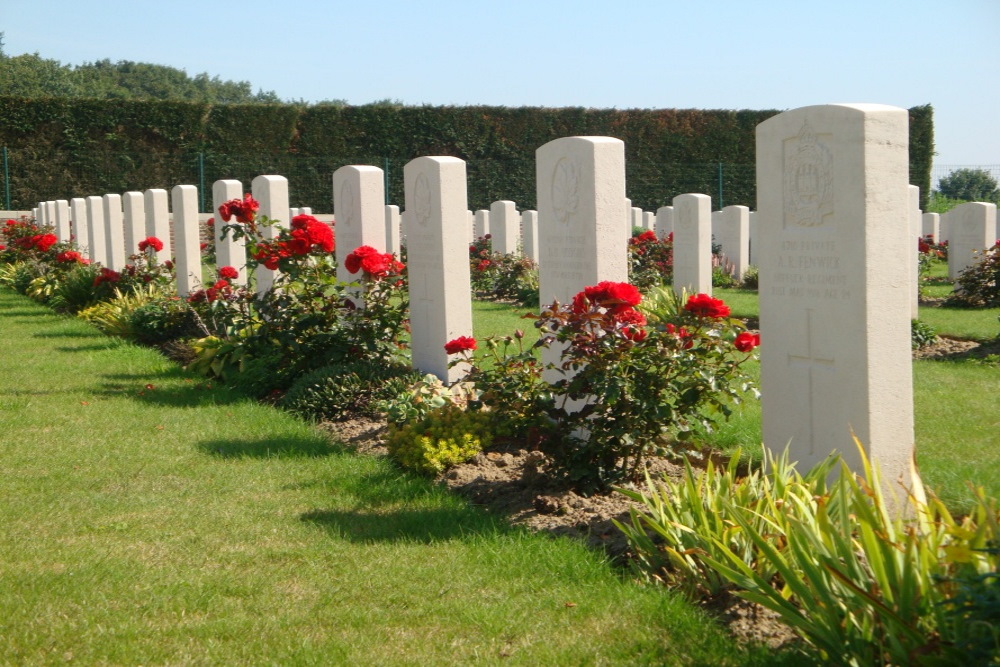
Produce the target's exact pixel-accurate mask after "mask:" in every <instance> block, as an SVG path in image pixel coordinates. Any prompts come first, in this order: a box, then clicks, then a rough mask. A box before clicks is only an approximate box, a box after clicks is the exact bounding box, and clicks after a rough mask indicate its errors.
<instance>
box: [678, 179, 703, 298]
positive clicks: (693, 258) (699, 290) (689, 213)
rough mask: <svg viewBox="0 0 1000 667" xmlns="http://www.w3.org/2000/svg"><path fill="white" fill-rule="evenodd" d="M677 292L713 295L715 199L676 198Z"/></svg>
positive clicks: (679, 196) (695, 195) (701, 197)
mask: <svg viewBox="0 0 1000 667" xmlns="http://www.w3.org/2000/svg"><path fill="white" fill-rule="evenodd" d="M673 282H674V292H675V293H677V294H678V295H679V294H681V293H682V292H683V291H687V293H688V294H709V295H711V294H712V198H711V197H709V196H708V195H701V194H692V193H688V194H683V195H677V196H676V197H674V281H673Z"/></svg>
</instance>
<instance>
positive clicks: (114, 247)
mask: <svg viewBox="0 0 1000 667" xmlns="http://www.w3.org/2000/svg"><path fill="white" fill-rule="evenodd" d="M103 203H104V241H105V243H106V245H107V249H106V250H105V256H106V257H107V260H108V268H109V269H111V270H112V271H121V270H123V269H124V268H125V264H126V258H127V257H128V253H126V252H125V221H124V214H123V212H122V197H121V195H115V194H108V195H104V202H103Z"/></svg>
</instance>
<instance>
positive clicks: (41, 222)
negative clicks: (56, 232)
mask: <svg viewBox="0 0 1000 667" xmlns="http://www.w3.org/2000/svg"><path fill="white" fill-rule="evenodd" d="M46 203H47V202H43V201H40V202H38V208H37V209H36V211H37V214H36V215H35V224H37V225H38V226H39V227H47V226H48V224H49V208H48V206H46Z"/></svg>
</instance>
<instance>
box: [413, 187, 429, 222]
mask: <svg viewBox="0 0 1000 667" xmlns="http://www.w3.org/2000/svg"><path fill="white" fill-rule="evenodd" d="M413 217H414V218H416V219H417V223H418V224H420V225H421V226H424V227H426V226H427V223H428V222H429V221H430V219H431V186H430V184H429V183H428V182H427V175H426V174H417V181H416V183H414V184H413Z"/></svg>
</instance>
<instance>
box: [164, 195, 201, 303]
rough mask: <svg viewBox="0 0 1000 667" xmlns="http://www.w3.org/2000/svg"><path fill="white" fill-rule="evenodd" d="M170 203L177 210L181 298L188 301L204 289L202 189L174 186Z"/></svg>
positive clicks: (178, 286) (178, 268) (177, 248)
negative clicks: (200, 200) (199, 197)
mask: <svg viewBox="0 0 1000 667" xmlns="http://www.w3.org/2000/svg"><path fill="white" fill-rule="evenodd" d="M170 203H171V204H172V208H173V209H174V241H175V244H176V248H175V253H176V256H177V265H176V266H177V296H181V297H185V296H188V295H189V294H191V293H192V292H194V291H196V290H198V289H199V288H200V287H201V248H200V245H201V236H200V234H199V229H198V188H196V187H195V186H193V185H176V186H174V189H173V190H171V191H170Z"/></svg>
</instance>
